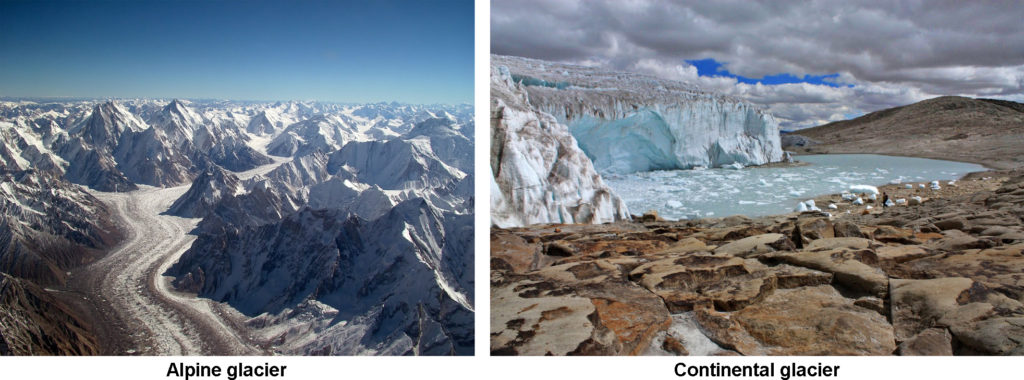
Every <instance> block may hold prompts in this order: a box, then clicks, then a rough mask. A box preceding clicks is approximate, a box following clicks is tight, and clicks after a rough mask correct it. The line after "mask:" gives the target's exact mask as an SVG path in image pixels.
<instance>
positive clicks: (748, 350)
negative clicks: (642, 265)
mask: <svg viewBox="0 0 1024 380" xmlns="http://www.w3.org/2000/svg"><path fill="white" fill-rule="evenodd" d="M853 302H854V301H853V300H851V299H848V298H845V297H843V296H842V295H841V294H839V292H837V291H836V290H835V289H834V288H832V287H830V286H810V287H800V288H796V289H787V290H778V291H776V292H775V293H774V294H772V295H771V296H769V297H767V298H765V299H764V300H763V301H761V302H760V303H757V304H754V305H751V306H747V307H746V308H743V309H742V310H739V311H737V312H733V313H722V312H717V311H714V310H711V309H698V310H697V311H696V315H697V321H698V322H699V323H700V324H701V327H702V328H703V329H704V330H705V331H708V332H709V334H708V335H709V336H710V337H711V339H712V340H715V342H716V343H718V344H719V345H722V346H723V347H726V348H730V349H734V350H736V351H737V352H739V353H741V354H744V355H891V354H892V353H893V351H894V350H895V349H896V342H895V338H894V336H893V332H892V327H891V326H890V325H889V323H888V322H887V321H886V319H885V317H884V316H882V315H880V314H878V313H877V312H875V311H873V310H869V309H866V308H862V307H859V306H856V305H854V303H853Z"/></svg>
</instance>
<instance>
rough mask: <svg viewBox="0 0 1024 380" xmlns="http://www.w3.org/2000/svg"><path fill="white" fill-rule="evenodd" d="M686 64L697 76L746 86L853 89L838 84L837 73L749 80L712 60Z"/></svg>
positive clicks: (766, 77)
mask: <svg viewBox="0 0 1024 380" xmlns="http://www.w3.org/2000/svg"><path fill="white" fill-rule="evenodd" d="M686 62H687V63H689V64H691V65H693V66H695V67H696V68H697V75H700V76H702V77H728V78H736V81H738V82H740V83H747V84H757V83H761V84H765V85H776V84H786V83H810V84H821V85H826V86H829V87H843V86H846V87H853V85H852V84H840V83H836V82H835V81H836V80H837V79H839V73H834V74H826V75H804V76H803V78H800V77H797V76H795V75H793V74H790V73H780V74H775V75H765V76H764V77H763V78H760V79H758V78H749V77H745V76H741V75H736V74H733V73H730V72H729V70H726V69H724V68H722V63H720V62H718V61H716V60H714V58H705V59H690V60H687V61H686Z"/></svg>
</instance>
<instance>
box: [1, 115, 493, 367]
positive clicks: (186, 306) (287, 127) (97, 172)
mask: <svg viewBox="0 0 1024 380" xmlns="http://www.w3.org/2000/svg"><path fill="white" fill-rule="evenodd" d="M472 114H473V112H472V106H469V105H456V106H449V105H426V106H420V105H407V104H399V103H377V104H333V103H318V102H277V103H261V102H238V101H218V100H207V101H184V100H172V101H169V102H168V101H163V100H151V99H128V100H119V101H94V100H70V101H60V102H52V101H29V100H20V101H0V137H2V139H0V166H2V167H0V175H2V176H3V177H2V178H3V182H2V183H0V221H2V222H3V226H4V227H5V228H4V229H2V230H0V248H3V250H2V251H0V264H2V266H0V284H3V285H4V286H3V287H2V289H3V293H2V294H0V299H2V300H3V301H4V302H5V303H4V304H5V305H7V306H4V307H0V324H2V325H3V326H5V327H4V331H3V333H2V334H0V352H4V353H15V354H25V353H78V354H96V353H104V354H132V353H136V354H137V353H144V354H173V355H182V354H186V355H195V354H229V355H239V354H253V353H279V354H395V355H400V354H418V355H438V354H443V355H450V354H456V355H466V354H472V353H473V342H474V340H473V339H474V338H473V320H474V311H473V289H474V285H473V284H474V280H473V270H472V268H473V233H472V226H473V222H472V221H473V212H472V211H473V175H472V167H473V159H472V157H473V154H472V152H473V146H472V136H473V135H472V133H473V130H474V129H473V121H472ZM112 192H114V193H112ZM200 218H201V219H200ZM122 236H123V237H124V239H122ZM119 240H120V241H121V243H120V244H118V245H117V246H116V247H115V246H114V245H115V244H117V241H119ZM106 252H109V253H107V255H106V257H103V254H104V253H106ZM101 257H103V258H102V259H100V258H101ZM37 284H38V285H37ZM41 286H45V287H46V288H45V290H43V288H42V287H41ZM175 287H176V289H173V288H175ZM183 291H184V292H185V293H183ZM189 292H191V294H194V295H189ZM83 295H84V296H85V297H83ZM132 331H138V332H142V333H138V334H135V333H132ZM32 342H44V343H46V344H45V345H39V344H34V343H32Z"/></svg>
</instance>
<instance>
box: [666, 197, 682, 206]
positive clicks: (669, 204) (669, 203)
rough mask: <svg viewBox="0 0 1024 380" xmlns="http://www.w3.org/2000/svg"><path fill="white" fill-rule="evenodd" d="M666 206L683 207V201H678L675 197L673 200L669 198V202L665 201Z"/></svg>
mask: <svg viewBox="0 0 1024 380" xmlns="http://www.w3.org/2000/svg"><path fill="white" fill-rule="evenodd" d="M665 206H668V207H671V208H680V207H683V203H682V202H680V201H677V200H675V199H672V200H669V201H668V202H665Z"/></svg>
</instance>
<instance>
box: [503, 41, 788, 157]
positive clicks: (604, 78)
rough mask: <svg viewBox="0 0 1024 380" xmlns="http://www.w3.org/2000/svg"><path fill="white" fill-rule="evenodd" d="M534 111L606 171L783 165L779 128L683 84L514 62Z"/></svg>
mask: <svg viewBox="0 0 1024 380" xmlns="http://www.w3.org/2000/svg"><path fill="white" fill-rule="evenodd" d="M491 62H492V63H491V64H492V67H507V69H508V70H509V72H510V75H511V77H512V79H513V81H514V82H516V83H517V84H519V85H521V86H522V87H523V89H524V90H525V92H526V93H527V94H528V95H529V102H530V104H531V106H533V107H534V108H536V109H537V110H538V111H541V112H544V113H546V114H549V115H552V116H554V118H555V119H556V120H557V121H558V123H560V124H565V125H567V126H568V128H569V130H570V132H571V133H572V135H573V137H575V138H576V140H577V141H578V144H579V147H580V148H581V149H582V150H583V151H584V152H585V153H586V155H587V157H589V158H590V159H591V160H592V161H593V165H594V167H596V168H597V170H598V171H599V172H601V173H616V174H626V173H634V172H645V171H652V170H671V169H691V168H694V167H722V166H725V165H732V164H737V163H738V164H742V165H743V166H750V165H762V164H766V163H769V162H777V161H780V160H782V157H783V150H782V147H781V145H780V140H779V128H778V122H777V121H776V120H775V118H774V117H772V115H771V114H769V113H767V112H766V111H764V110H762V109H760V108H758V107H756V106H754V105H752V104H750V103H746V102H743V101H740V100H738V99H735V98H731V97H726V96H721V95H717V94H711V93H707V92H702V91H700V90H699V89H698V88H697V87H694V86H691V85H688V84H686V83H683V82H678V81H672V80H665V79H660V78H656V77H652V76H648V75H642V74H636V73H628V72H613V71H607V70H605V69H601V68H595V67H586V66H578V65H570V64H564V63H555V62H547V61H541V60H535V59H527V58H520V57H508V56H492V57H491Z"/></svg>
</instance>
